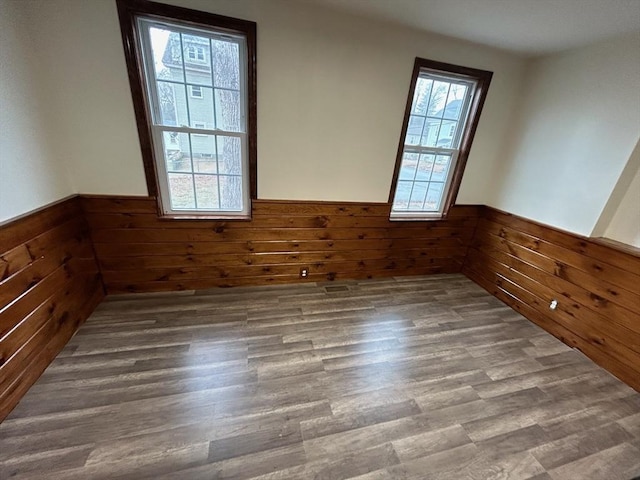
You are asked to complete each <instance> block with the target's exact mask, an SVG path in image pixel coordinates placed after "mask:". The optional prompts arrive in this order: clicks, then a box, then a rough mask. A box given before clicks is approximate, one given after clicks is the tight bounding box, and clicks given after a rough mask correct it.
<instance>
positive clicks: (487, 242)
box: [472, 230, 640, 311]
mask: <svg viewBox="0 0 640 480" xmlns="http://www.w3.org/2000/svg"><path fill="white" fill-rule="evenodd" d="M472 245H473V247H474V248H476V249H477V250H481V251H502V252H505V253H508V254H509V255H513V256H515V257H517V258H519V259H521V260H522V261H524V262H527V263H529V264H531V265H535V266H536V267H537V268H539V269H541V270H544V271H545V272H547V273H550V274H552V275H555V276H556V277H558V278H561V279H563V280H566V281H567V282H570V283H571V284H573V285H576V286H578V287H581V288H583V289H585V290H586V291H588V292H589V295H590V297H591V298H592V300H593V302H594V303H596V304H597V305H598V306H600V305H602V304H604V303H606V302H605V300H606V301H608V302H612V303H614V304H617V305H620V306H622V307H625V308H626V309H628V310H631V311H638V310H640V293H638V292H636V293H634V292H631V291H630V290H625V289H621V288H619V287H617V286H616V285H613V284H612V283H609V282H607V281H605V280H602V279H601V278H597V277H594V276H593V275H590V274H589V273H587V272H583V271H582V270H579V269H577V268H575V267H572V266H571V265H567V264H565V263H562V262H561V261H559V260H556V259H553V258H549V257H546V256H544V255H542V254H540V253H538V252H534V251H532V250H529V249H527V248H526V247H523V246H521V245H518V244H517V243H512V242H510V241H508V240H507V239H505V238H501V237H496V236H495V235H492V234H491V233H489V232H482V231H481V230H479V231H478V232H477V233H476V236H475V237H474V240H473V242H472Z"/></svg>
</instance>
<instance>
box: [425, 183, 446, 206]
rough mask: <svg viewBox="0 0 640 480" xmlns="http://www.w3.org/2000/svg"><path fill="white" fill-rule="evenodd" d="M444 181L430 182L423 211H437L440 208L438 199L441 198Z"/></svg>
mask: <svg viewBox="0 0 640 480" xmlns="http://www.w3.org/2000/svg"><path fill="white" fill-rule="evenodd" d="M443 189H444V183H430V184H429V193H428V194H427V199H426V201H425V204H424V210H425V211H438V210H439V209H440V201H441V200H442V191H443Z"/></svg>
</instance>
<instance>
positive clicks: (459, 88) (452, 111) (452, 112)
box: [444, 83, 467, 120]
mask: <svg viewBox="0 0 640 480" xmlns="http://www.w3.org/2000/svg"><path fill="white" fill-rule="evenodd" d="M466 95H467V87H466V86H465V85H458V84H455V83H454V84H451V90H449V97H448V98H447V107H446V108H445V109H444V118H450V119H452V120H458V119H459V118H460V112H461V111H462V105H463V104H464V97H465V96H466Z"/></svg>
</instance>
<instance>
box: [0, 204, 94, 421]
mask: <svg viewBox="0 0 640 480" xmlns="http://www.w3.org/2000/svg"><path fill="white" fill-rule="evenodd" d="M103 297H104V291H103V288H102V283H101V281H100V275H99V273H98V266H97V264H96V259H95V255H94V253H93V247H92V244H91V239H90V237H89V232H88V228H87V224H86V221H85V219H84V216H83V213H82V208H81V205H80V199H79V198H78V197H73V198H69V199H66V200H63V201H60V202H58V203H55V204H53V205H50V206H47V207H44V208H42V209H39V210H37V211H35V212H33V213H30V214H28V215H25V216H22V217H20V218H18V219H15V220H12V221H9V222H7V223H6V224H3V225H0V421H2V419H4V418H5V417H6V416H7V415H8V414H9V412H10V411H11V410H12V409H13V407H14V406H15V405H16V404H17V403H18V401H19V400H20V398H21V397H22V395H24V393H25V392H26V391H27V390H28V389H29V387H30V386H31V385H32V384H33V383H34V382H35V381H36V380H37V379H38V377H39V376H40V375H41V374H42V372H43V371H44V369H45V368H46V367H47V366H48V365H49V363H50V362H51V361H52V360H53V358H54V357H55V356H56V354H57V353H58V352H59V351H60V350H61V349H62V348H63V347H64V346H65V345H66V343H67V342H68V340H69V339H70V338H71V336H72V335H73V334H74V332H75V331H76V330H77V328H78V327H79V326H80V324H81V323H82V322H83V321H84V320H85V319H86V318H87V317H88V316H89V315H90V314H91V312H92V311H93V310H94V308H95V307H96V306H97V305H98V303H100V301H101V300H102V298H103Z"/></svg>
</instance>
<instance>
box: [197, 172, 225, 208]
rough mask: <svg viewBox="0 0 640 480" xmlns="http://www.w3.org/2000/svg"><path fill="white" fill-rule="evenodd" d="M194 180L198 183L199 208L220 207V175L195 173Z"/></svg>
mask: <svg viewBox="0 0 640 480" xmlns="http://www.w3.org/2000/svg"><path fill="white" fill-rule="evenodd" d="M194 180H195V184H196V196H197V197H198V209H201V208H202V209H205V208H208V209H212V208H214V209H218V208H220V199H219V197H218V176H217V175H194Z"/></svg>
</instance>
